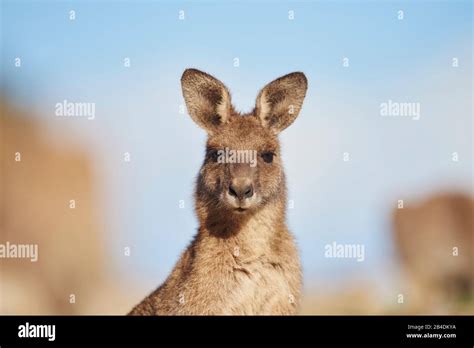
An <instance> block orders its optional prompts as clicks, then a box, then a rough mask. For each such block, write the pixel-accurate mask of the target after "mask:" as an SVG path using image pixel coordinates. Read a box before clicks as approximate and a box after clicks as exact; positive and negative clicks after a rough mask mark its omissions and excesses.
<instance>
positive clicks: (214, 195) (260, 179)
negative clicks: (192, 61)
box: [181, 69, 307, 214]
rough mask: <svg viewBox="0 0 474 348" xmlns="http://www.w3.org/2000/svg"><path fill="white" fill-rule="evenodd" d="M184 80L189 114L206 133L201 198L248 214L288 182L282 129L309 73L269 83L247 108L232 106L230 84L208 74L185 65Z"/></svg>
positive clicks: (301, 95) (290, 118) (296, 108)
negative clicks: (245, 110)
mask: <svg viewBox="0 0 474 348" xmlns="http://www.w3.org/2000/svg"><path fill="white" fill-rule="evenodd" d="M181 84H182V89H183V95H184V99H185V102H186V106H187V109H188V112H189V114H190V116H191V118H192V119H193V120H194V122H196V123H197V124H198V125H199V126H200V127H201V128H203V129H204V130H206V132H207V134H208V139H207V145H206V155H205V159H204V163H203V165H202V168H201V171H200V175H199V178H198V190H197V195H198V199H201V200H205V201H206V202H207V203H208V204H212V205H213V206H214V207H216V208H221V209H226V210H229V211H232V212H233V213H235V214H245V213H247V212H249V211H254V210H256V209H258V208H259V207H261V206H263V205H265V204H266V203H268V202H270V201H272V200H274V199H277V198H279V197H281V194H282V192H284V187H285V186H284V173H283V168H282V163H281V158H280V144H279V141H278V134H279V133H280V132H281V131H282V130H283V129H285V128H287V127H288V126H289V125H290V124H291V123H292V122H293V121H294V120H295V119H296V117H297V116H298V113H299V111H300V109H301V107H302V104H303V99H304V97H305V94H306V89H307V80H306V77H305V75H304V74H303V73H301V72H295V73H291V74H288V75H285V76H283V77H280V78H278V79H276V80H274V81H273V82H271V83H269V84H268V85H266V86H265V87H264V88H263V89H262V90H261V91H260V93H259V94H258V96H257V100H256V105H255V108H254V110H253V111H252V112H251V113H248V114H240V113H238V112H236V111H235V110H234V108H233V106H232V104H231V98H230V93H229V91H228V89H227V88H226V86H224V84H223V83H222V82H220V81H219V80H217V79H215V78H214V77H212V76H211V75H209V74H206V73H204V72H202V71H199V70H195V69H187V70H186V71H185V72H184V73H183V76H182V78H181Z"/></svg>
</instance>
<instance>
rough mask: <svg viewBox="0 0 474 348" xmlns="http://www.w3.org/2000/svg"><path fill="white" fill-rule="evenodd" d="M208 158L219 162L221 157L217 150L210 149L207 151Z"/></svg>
mask: <svg viewBox="0 0 474 348" xmlns="http://www.w3.org/2000/svg"><path fill="white" fill-rule="evenodd" d="M207 158H208V159H209V160H210V161H212V162H217V159H218V158H219V152H218V151H217V150H209V151H208V152H207Z"/></svg>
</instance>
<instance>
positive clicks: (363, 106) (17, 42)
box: [1, 1, 473, 288]
mask: <svg viewBox="0 0 474 348" xmlns="http://www.w3.org/2000/svg"><path fill="white" fill-rule="evenodd" d="M1 9H2V25H1V29H2V62H1V67H2V71H1V77H2V81H3V92H4V93H5V94H7V95H8V96H9V97H10V98H12V100H14V101H15V102H16V103H17V104H18V105H20V106H22V107H25V108H34V109H35V110H36V111H37V112H36V115H35V116H34V117H37V118H39V119H41V120H43V121H44V124H45V125H47V126H48V127H49V129H50V130H51V136H53V137H56V138H57V139H58V141H61V140H60V139H62V137H67V138H68V139H72V140H74V141H76V142H78V143H79V144H81V146H84V147H86V148H87V149H89V150H90V153H91V156H93V158H94V161H95V163H96V165H97V167H98V168H99V169H98V175H99V179H100V184H101V197H100V199H101V202H102V206H103V208H104V209H105V212H106V215H105V218H106V222H107V226H108V229H107V233H108V237H109V240H110V250H111V254H112V256H113V258H112V260H113V262H112V263H113V265H114V269H115V270H117V272H118V274H120V275H121V276H123V277H124V278H129V277H131V276H132V275H133V277H135V278H137V279H140V280H141V281H143V283H144V284H145V285H144V288H146V287H147V286H148V287H149V286H151V285H156V284H157V283H159V282H160V280H162V279H163V277H165V276H166V275H167V273H168V272H169V270H170V269H171V267H172V266H173V264H174V263H175V261H176V259H177V257H178V255H179V253H180V252H181V251H182V250H183V248H184V247H185V246H186V245H187V243H188V242H189V240H190V239H191V236H192V235H193V234H194V233H195V230H196V228H197V222H196V219H195V218H194V214H193V210H192V189H193V181H194V177H195V175H196V174H197V171H198V169H199V166H200V163H201V160H202V155H203V145H204V141H205V134H204V132H203V131H201V130H200V129H199V128H198V127H197V126H196V125H194V124H193V123H192V121H191V119H190V118H189V117H188V116H187V115H186V114H185V115H183V114H180V113H179V106H180V105H182V104H183V99H182V96H181V89H180V85H179V79H180V76H181V74H182V72H183V70H184V69H185V68H188V67H195V68H198V69H201V70H204V71H207V72H209V73H211V74H212V75H214V76H216V77H217V78H219V79H221V80H222V81H223V82H224V83H225V84H226V85H227V86H228V87H229V89H230V90H231V93H232V98H233V102H234V104H235V105H236V107H237V109H239V110H242V111H248V110H250V109H251V108H252V107H253V105H254V103H255V97H256V95H257V93H258V91H259V89H260V88H261V87H263V86H264V85H265V84H266V83H267V82H269V81H271V80H273V79H275V78H277V77H279V76H281V75H284V74H286V73H289V72H292V71H303V72H304V73H305V74H306V75H307V77H308V80H309V90H308V94H307V97H306V100H305V104H304V107H303V111H302V112H301V114H300V116H299V119H298V120H297V121H296V122H295V123H294V125H292V126H291V127H290V128H289V129H287V130H286V131H285V132H284V133H283V134H282V136H281V139H282V143H283V160H284V163H285V167H286V171H287V177H288V185H289V192H290V197H289V198H290V199H292V200H293V201H294V205H295V207H294V208H293V209H291V210H290V211H289V225H290V227H291V229H292V230H293V232H294V233H295V235H296V237H297V240H298V243H299V246H300V249H301V252H302V259H303V266H304V271H305V275H306V278H307V279H308V281H307V283H310V284H312V283H318V282H320V281H321V280H324V282H331V281H336V280H338V279H347V278H357V277H366V276H370V275H373V274H374V272H375V273H385V272H386V270H387V269H388V268H389V267H391V263H392V258H391V253H392V251H391V247H390V238H389V214H390V211H391V209H392V208H393V206H394V205H395V204H396V200H397V199H406V200H409V199H415V198H417V197H419V196H423V195H424V194H429V193H430V192H435V191H437V190H439V189H446V188H453V187H454V188H458V189H462V190H470V191H471V192H472V130H473V128H472V3H471V1H386V2H385V1H380V2H376V1H334V2H330V1H302V2H287V1H256V2H249V1H230V2H214V1H201V2H179V1H176V2H175V1H173V2H171V1H154V2H150V1H139V2H131V1H130V2H128V1H124V2H115V1H107V2H101V3H96V2H92V1H76V2H67V1H34V2H33V1H2V6H1ZM70 10H74V11H75V14H76V19H75V20H74V21H71V20H69V11H70ZM180 10H184V11H185V20H184V21H183V20H179V18H178V16H179V11H180ZM290 10H293V11H294V13H295V19H294V20H292V21H290V20H288V11H290ZM399 10H403V12H404V19H403V20H399V19H398V18H397V16H398V11H399ZM16 57H21V60H22V67H21V68H16V67H15V66H14V59H15V58H16ZM126 57H129V58H130V61H131V66H130V67H129V68H125V67H124V66H123V60H124V58H126ZM236 57H237V58H238V59H239V62H240V66H239V67H234V65H233V63H234V58H236ZM344 57H347V58H349V67H343V66H342V62H343V58H344ZM453 57H456V58H458V60H459V67H456V68H453V67H452V64H451V63H452V59H453ZM64 99H67V100H69V101H78V102H81V101H85V102H94V103H96V109H97V116H96V119H95V120H93V121H87V120H84V119H81V120H77V119H76V120H72V119H67V120H64V119H58V118H57V117H55V116H54V105H55V104H56V103H57V102H61V101H63V100H64ZM389 99H390V100H394V101H400V102H418V103H420V105H421V118H420V120H418V121H414V120H411V119H407V118H390V119H387V118H383V117H381V116H380V114H379V106H380V103H382V102H386V101H387V100H389ZM455 151H457V152H459V154H460V158H461V160H460V162H456V163H453V162H452V161H451V157H450V156H451V153H452V152H455ZM123 152H130V153H131V156H132V161H131V162H130V163H126V164H125V163H123V162H122V154H123ZM343 152H349V153H350V156H351V160H350V161H349V162H343V161H342V154H343ZM179 200H185V208H184V209H180V208H179V203H178V202H179ZM332 241H338V242H341V243H363V244H365V245H366V261H365V262H362V263H357V262H354V260H330V259H326V258H324V245H325V244H326V243H331V242H332ZM124 246H131V247H132V257H129V258H124V257H123V256H122V249H123V247H124Z"/></svg>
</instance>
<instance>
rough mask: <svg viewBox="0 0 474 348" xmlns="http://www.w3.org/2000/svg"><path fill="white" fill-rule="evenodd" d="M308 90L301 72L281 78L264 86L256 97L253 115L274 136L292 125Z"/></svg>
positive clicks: (306, 82)
mask: <svg viewBox="0 0 474 348" xmlns="http://www.w3.org/2000/svg"><path fill="white" fill-rule="evenodd" d="M307 88H308V80H307V79H306V76H305V75H304V74H303V73H301V72H294V73H291V74H288V75H285V76H282V77H280V78H278V79H276V80H275V81H272V82H270V83H269V84H268V85H266V86H265V87H264V88H263V89H262V90H261V91H260V93H259V94H258V96H257V103H256V106H255V114H256V116H257V117H258V118H260V121H261V122H262V125H263V126H264V127H267V128H269V129H271V130H272V131H273V132H274V133H275V134H278V133H280V132H281V131H282V130H284V129H285V128H286V127H288V126H289V125H290V124H292V123H293V121H294V120H295V119H296V117H297V116H298V114H299V112H300V110H301V106H302V105H303V100H304V97H305V95H306V90H307Z"/></svg>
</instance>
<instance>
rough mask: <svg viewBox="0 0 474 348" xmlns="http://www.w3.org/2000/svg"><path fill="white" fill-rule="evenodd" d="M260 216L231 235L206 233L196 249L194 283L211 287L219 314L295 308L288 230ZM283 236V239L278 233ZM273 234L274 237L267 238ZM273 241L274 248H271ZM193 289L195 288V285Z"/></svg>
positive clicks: (295, 273)
mask: <svg viewBox="0 0 474 348" xmlns="http://www.w3.org/2000/svg"><path fill="white" fill-rule="evenodd" d="M265 218H269V217H268V216H263V217H262V216H260V217H258V218H256V219H252V220H250V221H249V222H248V224H246V225H245V226H243V228H242V230H241V231H240V232H239V234H238V235H237V236H235V237H231V238H228V239H219V238H212V237H210V238H209V239H207V240H204V241H202V243H201V244H200V245H199V249H202V250H206V253H205V256H204V257H202V258H200V257H199V256H198V257H197V259H196V260H195V261H196V269H199V270H202V272H199V276H198V277H197V278H199V279H201V280H203V281H202V282H201V281H199V282H198V284H196V283H194V282H193V283H194V285H196V287H200V286H202V287H209V286H210V284H212V285H211V286H212V287H213V292H214V296H215V300H216V302H215V304H216V307H215V308H214V310H215V311H216V313H218V314H291V313H294V312H295V311H296V307H297V304H298V300H299V290H300V285H301V284H300V271H299V261H298V257H297V254H296V248H295V246H294V245H293V241H292V240H291V238H284V237H289V234H288V233H289V232H288V231H286V229H285V230H284V231H275V230H274V227H273V226H272V225H270V224H268V223H266V221H265ZM281 235H283V238H282V236H281ZM274 237H277V240H276V241H275V240H272V238H274ZM275 242H276V244H277V247H275V245H274V244H275ZM196 290H197V289H196Z"/></svg>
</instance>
